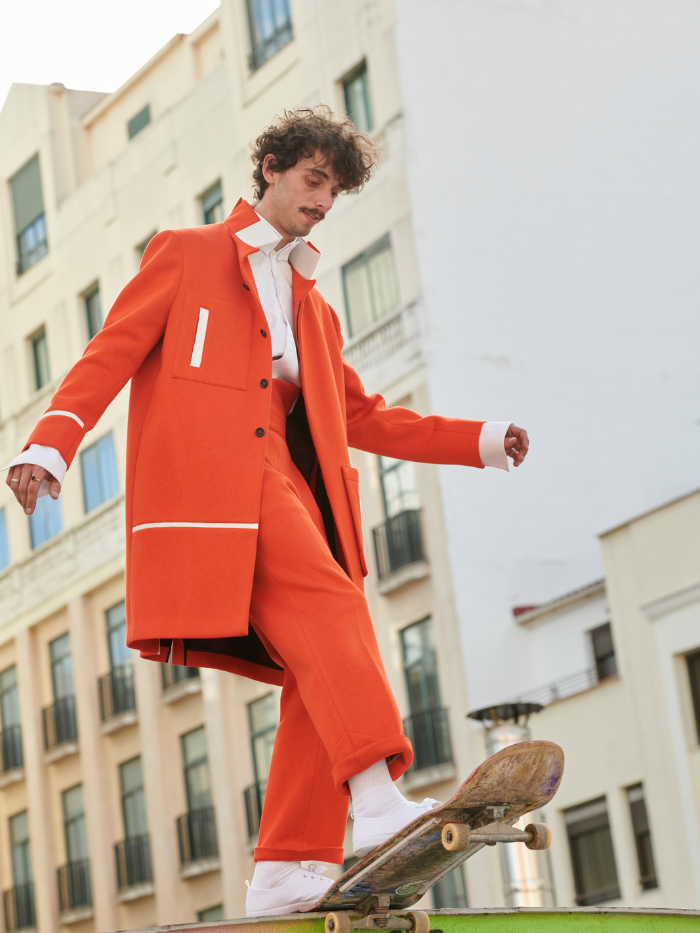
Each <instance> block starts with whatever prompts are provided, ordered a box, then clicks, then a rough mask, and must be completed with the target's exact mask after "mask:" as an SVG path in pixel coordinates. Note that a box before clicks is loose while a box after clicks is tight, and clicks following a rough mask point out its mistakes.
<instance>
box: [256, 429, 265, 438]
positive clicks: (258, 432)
mask: <svg viewBox="0 0 700 933" xmlns="http://www.w3.org/2000/svg"><path fill="white" fill-rule="evenodd" d="M255 436H256V437H264V436H265V428H256V429H255Z"/></svg>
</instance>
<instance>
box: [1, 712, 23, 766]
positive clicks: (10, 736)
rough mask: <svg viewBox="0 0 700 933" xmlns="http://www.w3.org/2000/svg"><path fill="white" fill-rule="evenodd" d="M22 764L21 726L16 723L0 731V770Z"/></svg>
mask: <svg viewBox="0 0 700 933" xmlns="http://www.w3.org/2000/svg"><path fill="white" fill-rule="evenodd" d="M23 764H24V757H23V755H22V727H21V726H20V724H19V723H17V724H16V725H14V726H8V727H7V728H6V729H3V730H2V732H0V771H9V770H10V769H11V768H21V767H22V765H23Z"/></svg>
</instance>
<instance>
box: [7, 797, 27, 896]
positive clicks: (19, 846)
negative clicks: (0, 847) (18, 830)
mask: <svg viewBox="0 0 700 933" xmlns="http://www.w3.org/2000/svg"><path fill="white" fill-rule="evenodd" d="M20 817H24V818H25V819H26V821H27V833H26V836H25V838H23V839H19V840H17V839H15V838H14V836H15V832H14V827H15V826H16V825H17V821H18V820H19V818H20ZM7 822H8V835H9V838H10V862H11V864H12V883H13V886H14V887H19V886H20V885H22V884H30V883H31V882H32V881H33V880H34V871H33V867H32V850H31V835H30V832H29V811H28V810H27V809H26V808H25V809H24V810H21V811H20V812H19V813H13V814H12V816H10V817H8V820H7ZM18 851H19V852H20V854H21V858H22V861H23V863H24V864H23V868H22V873H25V872H26V875H27V877H26V878H24V879H19V878H18V877H17V873H16V872H15V869H16V864H17V863H16V862H15V852H18Z"/></svg>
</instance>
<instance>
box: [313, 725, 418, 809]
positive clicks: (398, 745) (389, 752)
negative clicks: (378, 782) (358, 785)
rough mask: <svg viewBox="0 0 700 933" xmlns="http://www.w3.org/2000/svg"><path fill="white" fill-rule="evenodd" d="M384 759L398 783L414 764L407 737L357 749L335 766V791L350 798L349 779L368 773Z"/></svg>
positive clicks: (411, 749) (378, 742)
mask: <svg viewBox="0 0 700 933" xmlns="http://www.w3.org/2000/svg"><path fill="white" fill-rule="evenodd" d="M382 759H384V760H385V761H386V762H387V765H388V766H389V774H390V775H391V779H392V781H396V780H397V779H398V778H400V777H401V775H402V774H403V773H404V771H407V770H408V769H409V768H410V767H411V763H412V762H413V748H412V747H411V743H410V742H409V740H408V739H407V738H406V736H405V735H395V736H392V737H391V738H388V739H378V740H377V741H376V742H372V743H371V744H370V745H365V746H364V748H360V749H357V751H355V752H353V753H352V754H351V755H348V756H347V757H345V758H343V759H342V760H341V761H339V762H338V763H337V764H335V765H334V766H333V770H332V772H331V774H332V775H333V783H334V784H335V789H336V790H337V791H338V793H340V794H346V795H347V796H348V797H349V796H350V788H349V787H348V779H349V778H351V777H354V776H355V775H356V774H359V773H360V771H366V769H367V768H371V767H372V765H376V763H377V762H378V761H382Z"/></svg>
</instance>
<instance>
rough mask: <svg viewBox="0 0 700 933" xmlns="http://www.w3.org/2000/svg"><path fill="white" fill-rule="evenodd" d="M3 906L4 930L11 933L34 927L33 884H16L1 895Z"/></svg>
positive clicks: (29, 882)
mask: <svg viewBox="0 0 700 933" xmlns="http://www.w3.org/2000/svg"><path fill="white" fill-rule="evenodd" d="M3 901H4V904H5V930H6V933H12V931H14V930H24V929H26V928H27V927H35V926H36V912H35V910H34V884H33V883H32V882H31V881H28V882H27V883H26V884H17V885H15V887H14V888H10V889H9V891H5V892H4V893H3Z"/></svg>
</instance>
